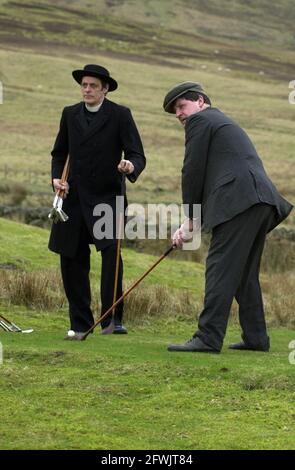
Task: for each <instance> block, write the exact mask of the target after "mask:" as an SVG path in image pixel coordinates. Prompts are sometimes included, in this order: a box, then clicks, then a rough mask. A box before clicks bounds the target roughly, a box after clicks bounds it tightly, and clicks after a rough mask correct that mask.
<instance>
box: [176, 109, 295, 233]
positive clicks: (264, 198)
mask: <svg viewBox="0 0 295 470" xmlns="http://www.w3.org/2000/svg"><path fill="white" fill-rule="evenodd" d="M185 139H186V143H185V157H184V164H183V169H182V195H183V203H184V204H187V205H188V209H189V210H187V211H186V213H187V215H190V216H192V215H193V213H192V205H193V204H201V205H202V220H203V230H204V231H205V232H209V231H210V230H212V228H214V227H215V226H216V225H219V224H221V223H223V222H226V221H228V220H231V219H232V218H233V217H235V216H236V215H237V214H239V213H241V212H244V211H245V210H246V209H248V208H249V207H251V206H253V205H254V204H258V203H267V204H270V205H272V206H274V207H276V212H277V219H276V222H275V225H274V226H276V225H277V224H279V223H280V222H281V221H282V220H283V219H284V218H286V217H287V215H288V214H289V212H290V211H291V209H292V205H291V204H289V203H288V202H287V201H286V200H285V199H284V198H283V197H282V196H281V195H280V194H279V193H278V191H277V189H276V187H275V186H274V185H273V183H272V182H271V180H270V179H269V177H268V176H267V174H266V172H265V170H264V167H263V164H262V161H261V160H260V158H259V156H258V154H257V152H256V150H255V148H254V146H253V144H252V142H251V140H250V139H249V137H248V136H247V134H246V133H245V132H244V131H243V130H242V129H241V128H240V127H239V126H238V125H237V124H236V123H235V122H233V121H232V120H231V119H229V118H228V117H227V116H225V115H224V114H223V113H222V112H221V111H219V110H218V109H216V108H211V107H209V108H207V109H205V110H204V111H201V112H198V113H196V114H193V115H192V116H190V117H189V118H188V119H187V122H186V125H185ZM274 226H273V227H271V229H272V228H274Z"/></svg>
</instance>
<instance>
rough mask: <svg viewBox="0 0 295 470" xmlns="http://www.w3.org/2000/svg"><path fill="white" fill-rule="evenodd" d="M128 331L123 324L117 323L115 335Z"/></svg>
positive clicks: (125, 333) (124, 333)
mask: <svg viewBox="0 0 295 470" xmlns="http://www.w3.org/2000/svg"><path fill="white" fill-rule="evenodd" d="M127 333H128V331H127V329H126V328H125V326H123V325H115V327H114V331H113V335H127Z"/></svg>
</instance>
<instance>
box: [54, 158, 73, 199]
mask: <svg viewBox="0 0 295 470" xmlns="http://www.w3.org/2000/svg"><path fill="white" fill-rule="evenodd" d="M69 164H70V155H68V156H67V159H66V162H65V166H64V168H63V171H62V175H61V179H60V182H61V184H63V183H66V181H67V179H68V176H69V169H70V165H69ZM64 192H65V191H64V189H59V190H58V191H57V193H56V194H57V195H58V196H60V197H63V195H64Z"/></svg>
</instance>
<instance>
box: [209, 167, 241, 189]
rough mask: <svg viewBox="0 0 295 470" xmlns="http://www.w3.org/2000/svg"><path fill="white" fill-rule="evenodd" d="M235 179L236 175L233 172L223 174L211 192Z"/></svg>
mask: <svg viewBox="0 0 295 470" xmlns="http://www.w3.org/2000/svg"><path fill="white" fill-rule="evenodd" d="M235 179H236V177H235V175H234V174H233V173H231V172H229V173H226V174H225V175H222V176H221V177H220V178H218V180H217V181H215V183H214V185H213V189H212V191H211V193H214V192H215V191H216V190H217V189H218V188H220V187H221V186H224V185H225V184H227V183H230V182H231V181H234V180H235Z"/></svg>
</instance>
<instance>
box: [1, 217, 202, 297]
mask: <svg viewBox="0 0 295 470" xmlns="http://www.w3.org/2000/svg"><path fill="white" fill-rule="evenodd" d="M47 244H48V232H47V230H45V229H40V228H36V227H30V226H28V225H24V224H18V223H16V222H13V221H10V220H6V219H1V218H0V260H1V264H12V265H13V266H15V267H17V268H21V269H25V270H26V271H31V270H34V271H42V270H44V269H54V268H58V265H59V260H58V256H56V255H55V254H54V253H51V252H49V251H48V249H47ZM161 254H162V253H159V256H160V255H161ZM172 258H173V253H172V254H171V255H170V257H169V258H167V259H165V260H164V261H162V263H161V264H160V265H159V266H157V267H156V268H155V270H154V271H153V272H152V273H151V274H149V276H148V277H147V278H146V279H145V281H143V282H147V283H148V284H149V283H151V284H157V283H165V284H166V285H167V286H168V287H173V288H179V289H183V288H185V289H189V290H191V291H192V292H193V291H196V290H197V291H198V294H199V293H200V291H201V289H202V283H203V280H202V277H203V271H204V268H203V267H202V266H201V265H198V264H196V263H193V262H181V261H175V260H173V259H172ZM123 259H124V266H125V270H124V272H125V274H124V276H125V278H126V280H129V281H130V280H134V279H137V278H139V277H140V276H141V275H142V274H143V273H144V272H145V271H146V270H147V269H148V268H149V267H150V266H151V265H152V264H153V263H155V261H157V257H155V256H151V255H147V254H144V253H140V254H139V253H135V252H134V251H133V250H131V249H127V248H126V249H123ZM92 275H93V276H97V277H99V275H100V256H99V255H97V254H96V252H95V250H93V252H92ZM196 280H197V281H196Z"/></svg>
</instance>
